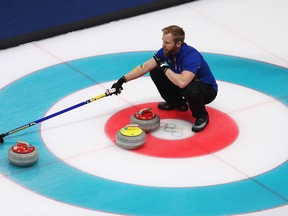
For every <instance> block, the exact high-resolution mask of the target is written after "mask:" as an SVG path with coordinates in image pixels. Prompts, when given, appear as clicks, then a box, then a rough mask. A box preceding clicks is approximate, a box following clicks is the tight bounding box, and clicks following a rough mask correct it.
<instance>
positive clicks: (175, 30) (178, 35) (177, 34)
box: [162, 25, 185, 43]
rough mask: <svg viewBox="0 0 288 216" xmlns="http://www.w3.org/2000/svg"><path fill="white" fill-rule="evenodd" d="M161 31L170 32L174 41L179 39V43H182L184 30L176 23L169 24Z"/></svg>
mask: <svg viewBox="0 0 288 216" xmlns="http://www.w3.org/2000/svg"><path fill="white" fill-rule="evenodd" d="M162 32H163V34H169V33H171V34H172V36H173V39H174V42H175V43H177V42H178V41H181V43H184V40H185V32H184V30H183V29H182V28H181V27H179V26H177V25H170V26H167V27H165V28H163V29H162Z"/></svg>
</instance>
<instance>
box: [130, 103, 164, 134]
mask: <svg viewBox="0 0 288 216" xmlns="http://www.w3.org/2000/svg"><path fill="white" fill-rule="evenodd" d="M130 123H131V124H138V125H139V127H140V128H142V129H143V130H144V131H146V132H149V131H152V130H155V129H156V128H158V127H159V126H160V117H159V116H158V115H157V114H155V113H154V112H152V111H151V108H144V109H141V110H140V111H139V112H136V113H134V114H133V115H131V117H130Z"/></svg>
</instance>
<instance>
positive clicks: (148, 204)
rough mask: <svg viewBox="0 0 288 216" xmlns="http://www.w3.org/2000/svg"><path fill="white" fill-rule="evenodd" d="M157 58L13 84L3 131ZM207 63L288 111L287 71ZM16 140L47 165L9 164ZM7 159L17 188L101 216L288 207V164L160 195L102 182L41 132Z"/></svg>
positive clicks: (2, 162) (226, 60)
mask: <svg viewBox="0 0 288 216" xmlns="http://www.w3.org/2000/svg"><path fill="white" fill-rule="evenodd" d="M153 53H154V52H133V53H119V54H111V55H103V56H95V57H90V58H84V59H79V60H75V61H71V62H67V63H64V64H59V65H54V66H51V67H48V68H46V69H42V70H39V71H36V72H34V73H32V74H30V75H27V76H25V77H23V78H22V79H19V80H17V81H15V82H13V83H11V84H10V85H8V86H6V87H5V88H3V89H2V90H1V92H0V100H1V102H2V103H1V107H0V110H1V112H0V119H1V122H2V124H1V125H0V127H1V128H0V129H1V131H3V132H7V131H9V130H12V129H14V128H16V127H18V126H21V125H24V124H26V123H28V122H31V121H34V120H36V119H39V118H41V117H43V115H44V114H45V113H46V112H47V111H48V109H49V108H50V107H51V106H52V105H54V104H55V103H56V102H57V101H58V100H60V99H61V98H63V97H66V96H68V95H69V94H71V93H73V92H75V91H78V90H80V89H84V88H87V87H89V86H92V85H95V84H98V83H102V82H106V81H110V80H116V79H118V78H119V77H120V76H122V75H123V74H125V73H126V72H127V71H129V70H131V69H132V68H134V67H135V65H137V64H142V62H143V61H146V60H147V59H149V58H150V57H151V56H152V54H153ZM204 57H205V58H206V60H207V61H208V62H209V65H210V66H211V69H212V70H213V71H214V74H215V76H216V78H217V80H222V81H226V82H231V83H236V84H239V85H242V86H247V87H249V88H252V89H255V90H258V91H260V92H263V93H264V94H267V95H270V96H272V97H274V98H275V99H277V100H279V101H280V102H282V103H283V104H285V105H286V106H287V105H288V97H287V92H288V85H287V83H288V70H287V69H285V68H281V67H278V66H275V65H271V64H267V63H263V62H259V61H254V60H249V59H244V58H239V57H232V56H225V55H218V54H204ZM101 93H102V92H100V93H99V94H101ZM96 94H97V93H96ZM123 94H125V90H124V92H123ZM93 96H94V95H91V97H93ZM86 99H87V98H83V101H84V100H86ZM79 102H81V101H75V104H76V103H79ZM82 109H85V108H84V107H83V108H82ZM17 139H20V140H29V143H31V144H32V143H33V144H34V145H35V146H36V147H37V148H38V150H39V154H40V160H39V162H38V163H37V164H36V165H34V166H32V167H29V168H19V167H15V166H12V165H10V164H9V162H8V159H7V157H8V156H7V153H6V152H8V149H9V148H10V147H11V146H12V145H14V144H15V142H16V140H17ZM0 151H1V154H0V172H1V173H2V174H3V175H5V176H7V177H9V178H10V179H11V180H13V181H15V182H17V183H19V184H21V185H23V186H24V187H27V188H29V189H30V190H32V191H35V192H36V193H39V194H41V195H44V196H47V197H49V198H51V199H55V200H58V201H61V202H64V203H69V204H72V205H76V206H80V207H83V208H89V209H93V210H97V211H104V212H112V213H116V214H129V215H227V214H240V213H247V212H253V211H260V210H263V209H269V208H275V207H278V206H282V205H287V203H288V163H287V161H286V163H284V164H282V165H280V166H279V167H277V168H275V169H273V170H271V171H269V172H266V173H264V174H262V175H259V176H256V177H253V178H248V179H246V180H242V181H238V182H233V183H229V184H222V185H215V186H206V187H195V188H157V187H149V186H138V185H132V184H124V183H119V182H116V181H111V180H107V179H103V178H100V177H97V176H93V175H90V174H87V173H84V172H82V171H80V170H78V169H75V168H73V167H71V166H69V165H67V164H65V163H64V162H62V161H60V160H59V159H58V158H57V157H55V156H54V155H53V153H51V152H50V151H49V150H48V149H47V148H46V146H45V145H43V143H42V140H41V137H40V133H39V125H36V126H34V127H32V128H29V129H26V130H23V131H21V132H18V133H16V134H14V135H10V136H8V137H5V144H4V145H1V146H0ZM111 162H113V159H111ZM103 169H105V165H103ZM115 169H117V165H115ZM131 175H133V173H131Z"/></svg>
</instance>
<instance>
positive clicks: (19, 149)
mask: <svg viewBox="0 0 288 216" xmlns="http://www.w3.org/2000/svg"><path fill="white" fill-rule="evenodd" d="M38 158H39V154H38V150H37V149H36V148H35V147H34V146H32V145H30V144H29V143H27V142H22V141H18V142H17V144H16V145H14V146H12V147H11V148H10V149H9V151H8V159H9V161H10V163H11V164H13V165H16V166H21V167H26V166H31V165H33V164H35V163H36V162H37V160H38Z"/></svg>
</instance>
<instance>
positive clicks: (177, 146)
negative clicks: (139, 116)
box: [105, 102, 239, 158]
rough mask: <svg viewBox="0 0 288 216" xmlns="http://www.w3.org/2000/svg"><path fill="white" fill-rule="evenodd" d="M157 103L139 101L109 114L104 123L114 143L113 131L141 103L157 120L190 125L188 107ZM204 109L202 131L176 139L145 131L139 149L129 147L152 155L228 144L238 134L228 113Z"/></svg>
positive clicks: (198, 152) (201, 151)
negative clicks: (206, 119) (180, 108)
mask: <svg viewBox="0 0 288 216" xmlns="http://www.w3.org/2000/svg"><path fill="white" fill-rule="evenodd" d="M157 104H158V103H156V102H154V103H147V104H139V105H137V106H133V107H129V108H126V109H124V110H121V111H120V112H118V113H116V114H115V115H113V116H111V117H110V118H109V120H108V121H107V122H106V125H105V132H106V134H107V136H108V137H109V138H110V139H111V140H112V141H113V142H114V143H116V137H115V135H116V133H117V131H118V130H119V129H120V128H122V127H123V125H127V124H129V123H130V122H129V120H130V116H131V115H132V114H133V113H135V112H137V111H139V110H140V109H142V108H143V107H151V108H152V110H153V111H154V112H155V113H156V114H158V115H159V117H160V119H161V120H163V119H168V118H169V119H173V118H175V119H180V120H184V121H189V122H191V127H192V122H194V121H195V119H194V118H193V117H192V114H191V112H190V111H187V112H179V111H176V110H173V111H162V110H159V109H158V108H157ZM207 111H208V112H209V119H210V121H209V124H208V125H207V127H206V129H205V130H204V131H202V132H199V133H196V134H194V135H193V136H191V137H188V138H185V139H179V140H164V139H159V138H157V137H154V136H152V135H151V134H149V133H147V134H146V143H145V144H144V145H143V146H142V147H141V148H140V149H135V150H131V151H134V152H137V153H140V154H144V155H149V156H154V157H164V158H187V157H196V156H202V155H208V154H212V153H214V152H217V151H219V150H221V149H224V148H226V147H227V146H229V145H230V144H232V143H233V142H234V140H235V139H236V138H237V136H238V132H239V131H238V126H237V124H236V123H235V121H234V120H233V119H232V118H231V117H229V116H228V115H227V114H225V113H223V112H220V111H218V110H216V109H213V108H210V107H207Z"/></svg>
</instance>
